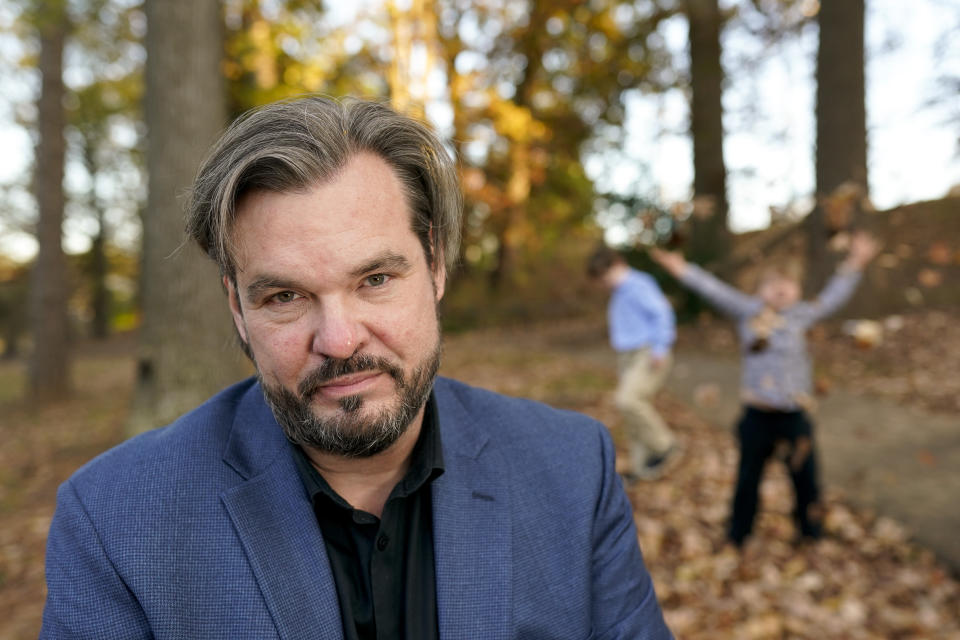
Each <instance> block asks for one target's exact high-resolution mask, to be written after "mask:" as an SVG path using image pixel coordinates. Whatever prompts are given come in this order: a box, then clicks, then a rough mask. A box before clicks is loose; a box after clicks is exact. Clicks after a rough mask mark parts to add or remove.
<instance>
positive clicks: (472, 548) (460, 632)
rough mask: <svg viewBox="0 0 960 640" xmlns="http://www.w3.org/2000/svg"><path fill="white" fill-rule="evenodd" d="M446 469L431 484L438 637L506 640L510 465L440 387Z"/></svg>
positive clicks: (445, 639) (510, 565) (509, 577)
mask: <svg viewBox="0 0 960 640" xmlns="http://www.w3.org/2000/svg"><path fill="white" fill-rule="evenodd" d="M437 402H438V407H439V411H438V413H439V416H440V429H441V434H442V436H441V437H442V443H443V449H444V466H445V471H444V473H443V475H442V476H440V477H439V478H437V479H436V480H435V481H434V482H433V484H432V487H431V493H432V499H433V546H434V555H435V560H434V561H435V567H436V576H437V616H438V618H439V625H440V638H441V640H454V639H458V638H480V637H482V638H490V639H496V638H508V637H509V632H510V622H511V620H510V610H511V601H512V595H513V594H512V590H511V588H512V584H513V579H512V576H513V573H512V572H513V562H512V545H511V531H512V528H511V521H510V508H509V502H508V500H509V491H508V488H509V478H508V477H507V468H506V465H505V464H503V462H502V460H500V458H499V456H497V455H496V452H495V451H494V450H493V447H491V446H489V445H488V444H487V437H486V436H485V435H481V433H482V432H480V431H478V430H477V429H476V428H475V427H474V425H473V424H472V423H473V418H472V417H471V416H470V415H469V414H468V413H467V412H466V410H465V409H464V407H463V406H462V405H461V404H460V403H459V402H458V401H457V400H456V398H454V397H453V395H452V394H450V393H449V392H447V393H443V390H442V388H440V385H439V384H438V387H437Z"/></svg>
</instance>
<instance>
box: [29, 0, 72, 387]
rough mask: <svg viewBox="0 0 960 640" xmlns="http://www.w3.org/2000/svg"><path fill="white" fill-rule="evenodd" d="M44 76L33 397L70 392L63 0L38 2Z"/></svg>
mask: <svg viewBox="0 0 960 640" xmlns="http://www.w3.org/2000/svg"><path fill="white" fill-rule="evenodd" d="M35 6H36V8H37V19H38V27H39V30H40V75H41V78H42V84H41V88H40V99H39V102H38V104H37V110H38V112H39V113H38V129H39V139H38V142H37V155H36V169H35V171H36V173H35V176H34V189H35V191H36V198H37V207H38V209H39V218H38V220H37V244H38V251H37V258H36V263H35V264H34V267H33V274H32V280H33V283H32V287H31V301H30V303H31V304H30V308H31V316H32V322H31V324H32V325H33V355H32V357H31V359H30V367H29V380H30V383H29V389H30V394H31V395H32V396H33V397H34V398H35V399H51V398H59V397H62V396H63V395H65V394H67V393H68V392H69V391H70V353H69V349H70V344H69V335H68V334H69V322H68V317H67V300H68V299H69V297H70V296H69V286H68V283H67V265H66V260H65V259H64V255H63V245H62V243H61V236H62V226H63V206H64V192H63V161H64V147H65V142H64V136H63V129H64V125H65V115H64V110H63V96H64V85H63V42H64V37H65V34H66V30H67V25H66V20H67V17H66V10H65V6H64V3H63V2H61V1H59V0H46V1H44V0H40V1H38V2H37V4H36V5H35Z"/></svg>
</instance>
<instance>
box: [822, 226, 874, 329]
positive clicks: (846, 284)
mask: <svg viewBox="0 0 960 640" xmlns="http://www.w3.org/2000/svg"><path fill="white" fill-rule="evenodd" d="M879 250H880V245H879V244H878V243H877V241H876V240H875V239H874V238H873V237H872V236H870V235H869V234H867V233H864V232H859V233H856V234H854V236H853V238H852V239H851V240H850V253H849V254H848V255H847V257H846V259H844V261H843V262H841V263H840V265H839V266H838V267H837V271H836V272H835V273H834V274H833V277H831V278H830V280H829V281H827V284H826V286H825V287H824V288H823V290H822V291H820V293H819V295H817V297H816V299H815V300H814V301H813V302H811V303H810V305H809V309H810V320H809V321H810V323H811V324H812V323H814V322H817V321H818V320H821V319H823V318H825V317H827V316H829V315H830V314H832V313H834V312H835V311H836V310H837V309H839V308H840V307H842V306H843V305H844V304H846V302H847V301H848V300H849V299H850V297H851V296H853V292H854V291H856V289H857V285H858V284H859V283H860V279H861V277H862V275H863V269H864V267H866V266H867V264H868V263H869V262H870V261H871V260H872V259H873V257H874V256H875V255H877V252H878V251H879Z"/></svg>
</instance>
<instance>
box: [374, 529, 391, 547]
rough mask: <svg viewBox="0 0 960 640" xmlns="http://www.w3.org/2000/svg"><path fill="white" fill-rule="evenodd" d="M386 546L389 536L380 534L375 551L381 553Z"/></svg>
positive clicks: (388, 542)
mask: <svg viewBox="0 0 960 640" xmlns="http://www.w3.org/2000/svg"><path fill="white" fill-rule="evenodd" d="M388 544H390V536H388V535H387V534H385V533H381V534H380V536H379V537H378V538H377V549H378V550H380V551H383V550H384V549H386V548H387V545H388Z"/></svg>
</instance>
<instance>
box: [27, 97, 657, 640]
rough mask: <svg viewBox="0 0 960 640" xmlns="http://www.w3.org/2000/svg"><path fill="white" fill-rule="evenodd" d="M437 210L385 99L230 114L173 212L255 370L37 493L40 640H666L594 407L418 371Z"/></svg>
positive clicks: (446, 257) (450, 189) (418, 130)
mask: <svg viewBox="0 0 960 640" xmlns="http://www.w3.org/2000/svg"><path fill="white" fill-rule="evenodd" d="M459 219H460V194H459V191H458V187H457V181H456V173H455V168H454V166H453V163H452V162H451V161H450V159H449V157H448V155H447V153H446V151H445V149H444V147H443V146H442V144H441V143H440V142H439V141H438V140H437V139H436V137H435V136H434V135H433V133H431V132H430V131H429V130H428V129H427V128H426V127H424V126H423V125H421V124H420V123H418V122H416V121H414V120H412V119H410V118H407V117H404V116H401V115H398V114H396V113H395V112H393V111H391V110H390V109H389V108H388V107H386V106H383V105H380V104H376V103H370V102H359V101H356V102H348V103H339V102H336V101H333V100H329V99H325V98H319V97H310V98H304V99H300V100H296V101H290V102H283V103H278V104H274V105H271V106H267V107H265V108H263V109H261V110H259V111H255V112H253V113H251V114H250V115H248V116H246V117H244V118H242V119H241V120H239V121H238V122H236V123H234V125H233V126H232V127H231V128H230V129H229V130H228V131H227V132H226V133H225V134H224V136H223V137H222V138H221V140H220V141H219V142H218V144H217V145H216V146H215V148H214V149H213V151H212V153H211V155H210V157H209V158H208V159H207V161H206V162H205V164H204V165H203V167H202V168H201V170H200V173H199V176H198V178H197V181H196V184H195V186H194V191H193V196H192V202H191V206H190V212H189V220H188V231H189V233H190V235H191V236H192V237H193V238H194V239H196V240H197V241H198V242H199V243H200V246H201V247H203V249H204V250H206V251H207V253H208V254H209V255H210V256H211V257H212V258H213V259H214V260H215V261H216V262H217V263H218V265H219V266H220V269H221V271H222V274H223V284H224V286H225V288H226V290H227V294H228V298H229V305H230V309H231V311H232V312H233V318H234V322H235V324H236V327H237V331H238V333H239V336H240V339H241V342H242V344H243V348H244V350H245V351H246V352H247V354H248V355H249V356H250V357H251V358H252V360H253V361H254V363H255V364H256V367H257V378H256V380H252V379H251V380H247V381H245V382H241V383H239V384H237V385H235V386H233V387H230V388H228V389H226V390H225V391H223V392H221V393H220V394H219V395H217V396H215V397H214V398H212V399H211V400H209V401H208V402H207V403H205V404H204V405H202V406H201V407H199V408H198V409H196V410H194V411H193V412H191V413H189V414H187V415H185V416H183V417H182V418H181V419H179V420H178V421H176V422H175V423H174V424H172V425H170V426H168V427H166V428H164V429H160V430H156V431H153V432H150V433H147V434H145V435H143V436H140V437H138V438H135V439H133V440H131V441H128V442H127V443H125V444H123V445H121V446H119V447H117V448H116V449H113V450H112V451H109V452H107V453H106V454H104V455H102V456H100V457H99V458H98V459H96V460H95V461H93V462H91V463H89V464H88V465H86V466H85V467H84V468H83V469H81V470H80V471H78V472H77V473H76V474H75V475H74V476H73V477H72V478H71V479H70V480H69V481H67V482H66V483H65V484H64V485H63V487H61V489H60V492H59V495H58V506H57V512H56V515H55V516H54V520H53V523H52V525H51V532H50V539H49V543H48V553H47V582H48V586H49V595H48V599H47V607H46V610H45V613H44V626H43V631H42V633H41V635H42V636H44V637H51V638H59V637H85V638H109V637H117V638H150V637H153V638H231V639H237V638H258V639H260V638H346V639H352V638H408V639H418V640H419V639H429V638H456V639H459V638H586V637H597V638H601V637H602V638H657V639H659V638H669V637H670V633H669V631H668V630H667V628H666V626H665V625H664V622H663V619H662V616H661V613H660V609H659V607H658V605H657V602H656V597H655V595H654V592H653V586H652V583H651V580H650V576H649V574H648V573H647V571H646V569H645V568H644V566H643V561H642V558H641V555H640V551H639V549H638V546H637V540H636V531H635V529H634V526H633V519H632V512H631V508H630V504H629V502H628V501H627V499H626V496H625V494H624V492H623V489H622V487H621V485H620V484H619V483H618V481H617V476H616V474H615V473H614V470H613V448H612V446H611V441H610V438H609V437H608V435H607V433H606V432H605V429H604V428H603V426H602V425H599V424H597V423H595V422H593V421H591V420H589V419H587V418H585V417H582V416H578V415H575V414H572V413H567V412H559V411H556V410H553V409H549V408H547V407H544V406H542V405H539V404H536V403H533V402H529V401H524V400H517V399H508V398H505V397H502V396H498V395H495V394H492V393H490V392H486V391H482V390H479V389H474V388H471V387H468V386H466V385H463V384H461V383H457V382H454V381H452V380H448V379H443V378H436V377H435V376H436V372H437V368H438V363H439V354H440V331H439V323H438V318H437V304H438V302H439V300H440V298H441V296H442V295H443V291H444V286H445V283H446V270H447V268H448V266H449V265H450V264H451V262H452V259H453V257H454V256H456V255H457V244H458V241H459Z"/></svg>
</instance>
